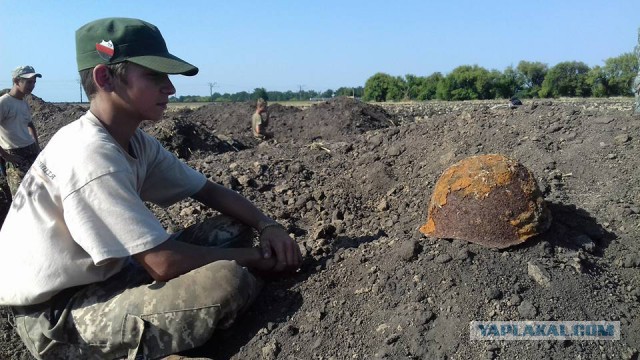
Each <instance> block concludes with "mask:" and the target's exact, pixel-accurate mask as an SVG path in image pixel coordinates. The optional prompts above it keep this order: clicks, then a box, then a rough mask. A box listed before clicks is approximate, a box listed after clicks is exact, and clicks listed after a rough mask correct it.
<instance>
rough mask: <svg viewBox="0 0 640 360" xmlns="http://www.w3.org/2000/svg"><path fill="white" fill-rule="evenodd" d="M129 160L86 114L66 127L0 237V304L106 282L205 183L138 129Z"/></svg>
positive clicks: (151, 243) (162, 235) (35, 168)
mask: <svg viewBox="0 0 640 360" xmlns="http://www.w3.org/2000/svg"><path fill="white" fill-rule="evenodd" d="M130 151H131V152H132V153H133V154H135V157H132V156H131V155H129V153H128V152H127V151H125V150H124V149H123V148H122V147H121V146H120V145H119V144H118V143H117V142H116V141H115V140H114V139H113V138H112V137H111V135H110V134H109V132H107V130H106V129H105V128H104V127H103V126H102V125H101V123H100V122H99V121H98V119H97V118H96V117H95V116H94V115H93V114H92V113H91V112H87V113H86V114H85V115H84V116H82V117H81V118H80V119H78V120H77V121H74V122H73V123H71V124H69V125H67V126H65V127H63V128H62V129H60V130H59V131H58V132H57V133H56V134H55V135H54V136H53V138H52V139H51V140H50V141H49V143H48V144H47V146H46V148H45V149H44V150H43V151H42V152H41V153H40V155H38V158H37V159H36V161H35V163H34V164H33V165H32V167H31V169H30V170H29V172H28V173H27V175H26V176H25V178H24V180H23V181H22V183H21V185H20V188H19V189H18V192H17V194H16V196H15V198H14V200H13V202H12V204H11V209H10V211H9V214H8V215H7V218H6V220H5V221H4V224H3V226H2V229H1V230H0V305H30V304H37V303H41V302H43V301H46V300H48V299H50V298H51V297H52V296H53V295H55V294H56V293H58V292H59V291H61V290H63V289H66V288H69V287H73V286H77V285H84V284H90V283H95V282H98V281H102V280H105V279H107V278H109V277H110V276H112V275H114V274H115V273H117V272H118V271H120V270H121V269H122V267H123V266H124V265H125V263H126V262H127V261H128V259H129V256H131V255H133V254H136V253H139V252H142V251H145V250H148V249H151V248H153V247H155V246H157V245H159V244H161V243H162V242H164V241H165V240H167V239H168V237H169V235H168V234H167V232H166V230H165V229H164V228H163V227H162V225H161V224H160V222H159V220H158V219H157V218H156V217H155V216H154V215H153V214H152V213H151V211H150V210H149V209H148V208H147V207H146V206H145V204H144V202H145V201H149V202H153V203H155V204H158V205H160V206H168V205H170V204H173V203H175V202H177V201H179V200H182V199H184V198H186V197H188V196H191V195H193V194H195V193H196V192H197V191H198V190H200V189H201V188H202V187H203V186H204V184H205V182H206V177H205V176H204V175H203V174H201V173H199V172H197V171H196V170H194V169H192V168H190V167H189V166H187V165H186V164H185V163H183V162H182V161H180V160H178V159H177V158H176V157H175V156H174V155H173V154H171V153H169V152H168V151H167V150H165V149H164V148H163V147H162V145H161V144H160V143H159V142H158V141H157V140H156V139H154V138H153V137H151V136H149V135H147V134H145V133H144V132H143V131H142V130H140V129H138V130H137V131H136V133H135V135H134V136H133V138H132V139H131V141H130Z"/></svg>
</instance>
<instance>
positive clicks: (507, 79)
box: [495, 66, 526, 99]
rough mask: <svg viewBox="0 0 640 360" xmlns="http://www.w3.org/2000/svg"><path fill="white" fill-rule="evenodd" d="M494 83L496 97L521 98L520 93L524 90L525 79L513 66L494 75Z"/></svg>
mask: <svg viewBox="0 0 640 360" xmlns="http://www.w3.org/2000/svg"><path fill="white" fill-rule="evenodd" d="M496 77H497V80H496V83H495V91H496V97H499V98H504V99H508V98H511V97H512V96H516V95H518V96H521V95H520V91H521V90H522V89H524V86H525V82H526V80H525V77H524V75H523V74H522V73H521V72H519V71H518V70H516V69H514V68H513V66H509V67H507V68H506V69H504V72H502V73H498V74H496Z"/></svg>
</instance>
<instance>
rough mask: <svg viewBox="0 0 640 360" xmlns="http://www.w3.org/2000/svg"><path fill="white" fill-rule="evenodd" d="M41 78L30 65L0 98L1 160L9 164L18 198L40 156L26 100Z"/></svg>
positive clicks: (19, 70) (15, 75)
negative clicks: (18, 191)
mask: <svg viewBox="0 0 640 360" xmlns="http://www.w3.org/2000/svg"><path fill="white" fill-rule="evenodd" d="M41 77H42V75H40V74H38V73H36V71H35V70H34V69H33V67H31V66H29V65H25V66H18V67H17V68H16V69H15V70H13V71H12V72H11V78H12V80H13V85H12V87H11V90H10V91H9V93H8V94H4V95H2V96H0V157H2V159H3V160H4V161H5V162H6V172H7V182H8V184H9V189H10V190H11V195H15V193H16V191H17V190H18V186H19V185H20V181H22V178H23V177H24V175H25V174H26V172H27V171H28V170H29V167H30V166H31V164H33V162H34V160H35V159H36V157H37V156H38V153H39V152H40V145H39V144H38V133H37V132H36V128H35V126H33V121H32V119H31V111H30V110H29V105H28V104H27V102H26V101H25V97H26V96H27V95H29V94H31V92H32V91H33V89H34V88H35V86H36V78H41Z"/></svg>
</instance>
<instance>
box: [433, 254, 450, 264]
mask: <svg viewBox="0 0 640 360" xmlns="http://www.w3.org/2000/svg"><path fill="white" fill-rule="evenodd" d="M451 259H452V258H451V255H449V254H440V255H438V256H437V257H436V258H435V260H433V261H435V262H436V264H444V263H448V262H449V261H451Z"/></svg>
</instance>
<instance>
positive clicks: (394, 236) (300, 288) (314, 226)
mask: <svg viewBox="0 0 640 360" xmlns="http://www.w3.org/2000/svg"><path fill="white" fill-rule="evenodd" d="M632 102H633V100H632V99H608V100H592V99H587V100H573V101H560V100H553V101H550V100H530V101H525V103H524V105H522V106H520V107H518V108H515V109H509V108H508V107H506V106H505V105H506V104H503V103H502V102H497V101H485V102H450V103H447V102H427V103H414V104H385V105H372V104H367V103H362V102H358V101H355V100H352V99H348V98H337V99H334V100H331V101H329V102H324V103H318V104H317V105H313V106H310V107H307V108H295V107H287V106H281V105H272V106H270V107H269V108H270V113H271V126H270V129H271V131H273V138H272V139H270V140H268V141H265V142H261V143H258V142H256V141H255V140H254V139H253V138H252V137H251V133H250V129H249V123H250V115H251V112H252V111H253V106H252V105H251V104H248V103H236V104H212V105H207V106H203V107H200V108H197V109H195V110H188V109H182V110H175V111H170V112H168V113H167V114H166V117H165V119H164V120H163V121H161V122H159V123H156V124H144V128H145V129H146V131H148V132H149V133H151V134H153V135H154V136H156V137H158V138H159V139H160V140H161V141H162V142H163V143H164V144H165V146H166V147H167V148H169V149H170V150H171V151H173V152H174V153H176V155H178V156H179V157H181V158H183V159H185V161H187V162H188V163H189V164H190V165H192V166H193V167H194V168H196V169H198V170H200V171H202V172H203V173H204V174H206V175H207V176H208V177H209V178H210V179H211V180H213V181H216V182H219V183H221V184H224V185H225V186H228V187H230V188H232V189H234V190H236V191H238V192H239V193H241V194H243V195H244V196H245V197H247V198H249V199H250V200H251V201H253V202H254V203H256V204H257V206H258V207H260V208H261V209H263V210H264V211H265V212H266V213H268V214H269V215H271V216H272V217H274V218H275V219H277V220H278V221H280V222H281V223H283V224H284V225H285V226H286V227H287V229H288V230H289V232H290V233H291V235H292V236H293V237H294V238H295V239H296V240H297V241H298V243H299V244H300V246H301V248H302V249H303V253H304V255H305V262H304V266H303V267H302V269H301V270H300V271H299V272H298V273H296V274H294V275H293V276H291V277H288V278H286V279H269V280H268V281H267V283H266V286H265V288H264V290H263V292H262V293H261V296H260V297H259V298H258V299H257V301H256V303H255V304H254V305H253V307H252V308H251V309H250V310H249V311H248V312H247V313H245V314H244V315H242V316H241V317H240V318H239V319H238V321H237V323H236V325H234V326H232V327H231V328H230V329H228V330H224V331H218V332H216V334H215V335H214V337H213V338H212V339H211V340H210V341H209V342H208V343H207V344H206V345H204V346H202V347H201V348H198V349H194V350H192V351H189V352H187V353H186V355H189V356H205V357H209V358H212V359H266V360H271V359H292V360H293V359H371V358H387V359H495V358H498V359H539V358H550V359H595V358H597V359H637V358H638V350H639V349H640V311H639V299H640V252H639V250H640V241H639V239H640V236H639V235H640V222H639V218H640V215H639V213H640V191H639V190H638V189H640V180H639V176H638V175H639V174H640V171H639V170H638V169H639V168H640V160H639V156H638V155H639V154H640V153H639V150H640V132H639V130H640V119H639V118H638V117H634V116H632V114H631V109H632ZM31 103H32V109H33V114H34V118H35V119H36V121H37V125H38V127H39V133H40V135H41V137H42V139H43V141H42V142H43V144H46V141H47V140H48V139H49V138H50V137H51V135H52V134H53V133H54V132H55V131H56V130H57V129H58V128H59V127H60V126H62V125H64V124H66V123H68V122H70V121H72V120H74V119H76V118H77V117H78V116H79V115H81V114H82V113H83V112H84V111H86V108H83V107H81V106H70V105H54V104H48V103H45V102H42V101H38V99H32V101H31ZM492 153H497V154H503V155H505V156H508V157H510V158H512V159H515V160H517V161H519V162H520V163H521V164H523V165H524V166H526V167H527V168H528V169H529V170H531V172H532V173H533V174H534V176H535V178H536V180H537V182H538V185H539V187H540V189H541V191H542V193H543V196H544V198H545V200H546V201H547V203H548V206H549V209H550V211H551V214H552V217H553V222H552V224H551V226H550V229H549V230H548V231H547V232H545V233H544V234H542V235H539V236H537V237H534V238H532V239H529V240H528V241H526V242H525V243H524V244H521V245H518V246H515V247H510V248H507V249H502V250H495V249H489V248H485V247H482V246H480V245H477V244H472V243H468V242H465V241H460V240H447V239H437V238H430V237H426V236H424V235H422V234H421V233H420V232H419V231H418V228H419V227H420V226H422V225H423V224H424V223H425V221H426V218H427V208H428V205H429V199H430V197H431V193H432V190H433V187H434V184H435V183H436V181H437V180H438V178H439V176H440V175H441V174H442V172H443V171H444V170H445V169H446V168H448V167H449V166H451V165H452V164H454V163H455V162H457V161H459V160H461V159H463V158H466V157H468V156H471V155H480V154H492ZM151 208H152V210H153V211H154V212H155V213H156V214H157V215H158V216H159V217H160V218H161V219H162V221H163V223H164V224H165V225H166V226H167V228H169V229H175V228H179V227H182V226H186V225H190V224H192V223H194V222H195V221H197V220H199V219H202V218H205V217H207V216H210V215H211V214H212V212H211V211H210V210H208V209H206V208H204V207H203V206H201V205H199V204H198V203H196V202H195V201H191V200H190V201H185V202H182V203H180V204H176V205H174V206H172V207H170V208H168V209H164V210H162V209H159V208H157V207H154V206H151ZM194 286H197V284H194ZM6 310H7V309H2V310H1V312H2V314H0V315H2V316H1V319H0V328H1V329H2V338H1V342H0V358H2V359H12V360H13V359H16V360H17V359H29V358H30V356H29V355H28V354H27V353H26V351H25V350H24V348H23V346H22V345H21V343H20V341H19V339H18V338H17V336H16V335H15V333H14V331H13V329H12V328H11V325H10V322H9V321H8V316H7V311H6ZM473 320H480V321H489V320H495V321H498V320H563V321H570V320H609V321H620V323H621V329H622V331H621V339H620V340H619V341H578V340H572V341H569V340H564V341H504V340H502V341H471V340H469V323H470V321H473Z"/></svg>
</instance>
